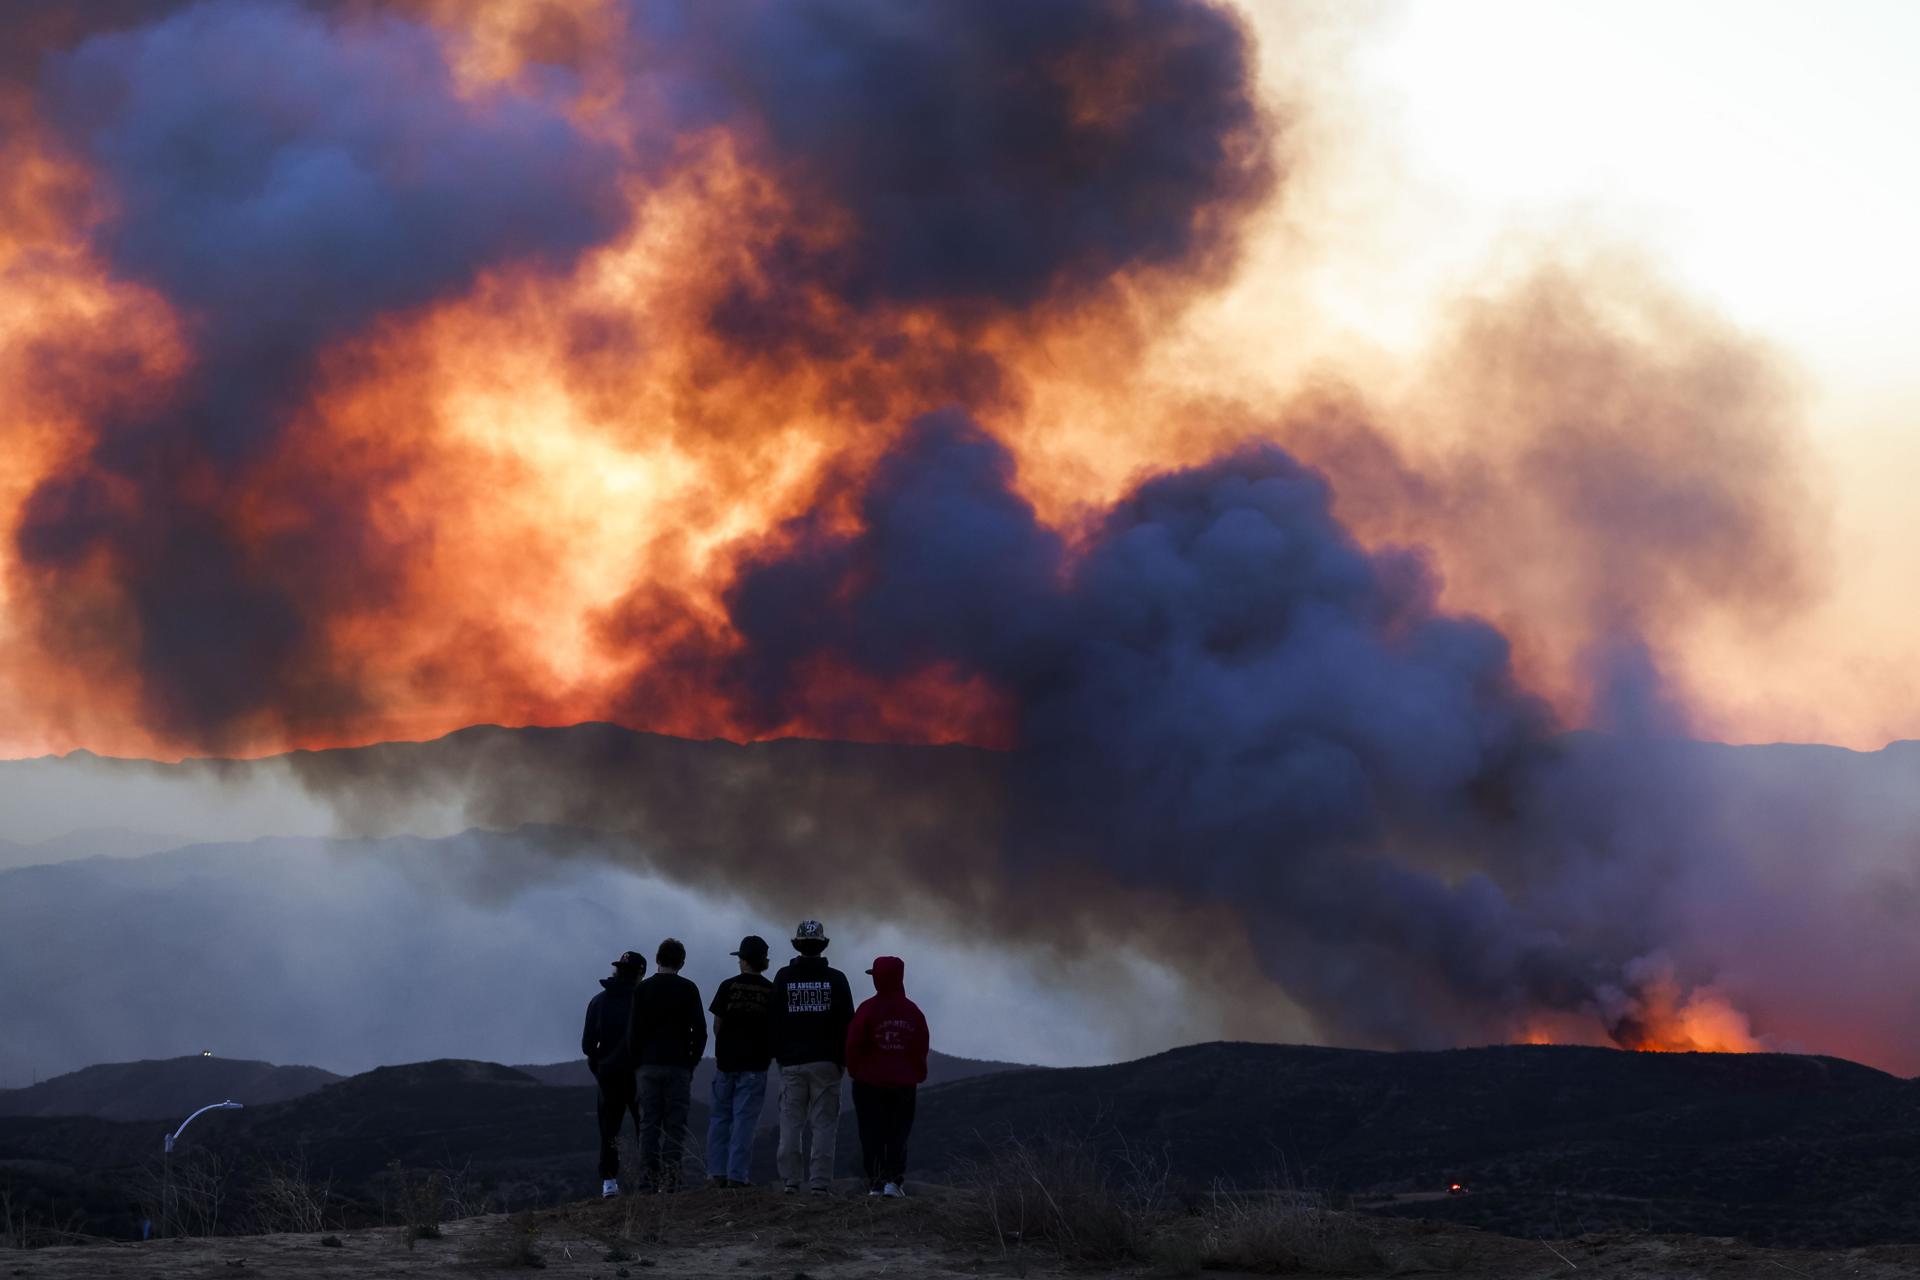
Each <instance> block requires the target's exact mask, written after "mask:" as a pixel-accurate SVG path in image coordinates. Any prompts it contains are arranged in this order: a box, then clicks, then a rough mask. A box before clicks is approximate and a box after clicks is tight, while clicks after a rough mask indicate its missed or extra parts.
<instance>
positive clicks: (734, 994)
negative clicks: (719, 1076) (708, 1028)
mask: <svg viewBox="0 0 1920 1280" xmlns="http://www.w3.org/2000/svg"><path fill="white" fill-rule="evenodd" d="M772 996H773V984H772V983H771V982H768V981H767V980H766V979H765V978H763V977H761V976H760V975H759V974H757V973H742V974H736V975H735V976H733V977H731V978H728V979H727V980H726V981H725V982H723V983H721V984H720V987H719V989H718V990H717V991H715V992H714V993H713V1003H712V1004H710V1005H708V1006H707V1010H708V1012H710V1013H711V1014H713V1068H714V1070H716V1071H765V1070H766V1069H767V1064H768V1063H770V1062H772V1061H773V1042H772V1041H771V1040H769V1039H768V1038H767V1015H768V1008H767V1002H768V1001H769V1000H770V999H771V998H772Z"/></svg>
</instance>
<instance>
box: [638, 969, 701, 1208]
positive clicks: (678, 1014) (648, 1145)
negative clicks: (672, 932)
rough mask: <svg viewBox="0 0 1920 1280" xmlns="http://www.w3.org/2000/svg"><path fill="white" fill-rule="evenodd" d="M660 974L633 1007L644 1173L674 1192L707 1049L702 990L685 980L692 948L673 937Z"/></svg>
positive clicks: (648, 982)
mask: <svg viewBox="0 0 1920 1280" xmlns="http://www.w3.org/2000/svg"><path fill="white" fill-rule="evenodd" d="M653 961H654V965H655V968H656V971H655V973H654V975H653V976H652V977H651V978H648V979H647V980H646V981H645V982H643V983H641V984H640V989H639V992H638V994H637V995H636V996H635V998H634V1002H633V1025H632V1027H631V1028H629V1034H630V1035H631V1036H632V1039H633V1058H634V1061H635V1062H636V1063H637V1064H639V1068H640V1082H639V1083H640V1174H641V1177H642V1178H644V1179H646V1180H647V1182H648V1183H650V1184H651V1185H652V1186H653V1188H654V1189H655V1190H657V1191H673V1190H676V1189H677V1188H678V1187H679V1186H680V1175H681V1168H682V1164H683V1161H684V1159H685V1149H686V1140H687V1102H688V1095H689V1094H690V1093H691V1092H692V1091H693V1069H694V1068H695V1067H696V1066H698V1065H699V1064H700V1055H701V1054H702V1053H705V1052H706V1049H707V1015H706V1011H705V1010H703V1009H702V1008H701V1007H700V988H698V987H696V986H694V985H693V983H691V982H689V981H687V980H686V979H685V978H683V977H681V976H680V966H681V965H683V964H685V963H686V962H687V949H686V948H685V947H684V946H682V945H680V943H679V942H677V941H675V940H674V939H672V938H668V939H667V940H666V941H665V942H662V943H661V944H660V947H659V950H657V951H655V952H654V955H653Z"/></svg>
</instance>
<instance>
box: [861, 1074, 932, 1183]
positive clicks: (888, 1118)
mask: <svg viewBox="0 0 1920 1280" xmlns="http://www.w3.org/2000/svg"><path fill="white" fill-rule="evenodd" d="M919 1092H920V1090H919V1089H918V1088H916V1087H915V1086H913V1085H905V1086H902V1087H896V1086H893V1085H884V1084H861V1083H860V1082H859V1081H858V1080H855V1081H854V1082H853V1113H854V1116H855V1118H856V1119H857V1120H858V1121H859V1124H860V1158H861V1161H862V1162H863V1163H864V1164H865V1166H866V1171H867V1183H868V1185H869V1186H870V1187H871V1188H873V1189H874V1190H878V1189H879V1188H880V1187H882V1186H883V1185H885V1184H886V1183H889V1182H905V1181H906V1180H907V1135H908V1134H910V1133H912V1132H913V1107H914V1101H915V1098H916V1096H917V1095H918V1094H919Z"/></svg>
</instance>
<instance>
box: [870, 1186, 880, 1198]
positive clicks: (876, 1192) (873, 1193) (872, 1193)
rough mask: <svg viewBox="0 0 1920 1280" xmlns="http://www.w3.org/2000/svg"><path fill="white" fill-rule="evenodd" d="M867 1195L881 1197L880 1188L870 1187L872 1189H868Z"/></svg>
mask: <svg viewBox="0 0 1920 1280" xmlns="http://www.w3.org/2000/svg"><path fill="white" fill-rule="evenodd" d="M867 1194H868V1195H870V1196H877V1195H879V1194H880V1188H878V1187H870V1188H868V1189H867Z"/></svg>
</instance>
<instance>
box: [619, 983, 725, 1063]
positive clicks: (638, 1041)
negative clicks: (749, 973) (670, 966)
mask: <svg viewBox="0 0 1920 1280" xmlns="http://www.w3.org/2000/svg"><path fill="white" fill-rule="evenodd" d="M628 1032H629V1034H630V1035H631V1036H632V1040H633V1048H632V1053H633V1061H634V1064H635V1065H636V1066H642V1067H687V1068H689V1069H691V1068H693V1067H697V1066H699V1065H700V1056H701V1055H702V1054H704V1053H705V1052H706V1051H707V1011H706V1007H705V1006H703V1005H702V1004H701V1003H700V988H698V987H696V986H694V985H693V983H692V982H690V981H688V980H687V979H686V978H683V977H681V976H680V975H679V974H677V973H668V972H665V971H662V972H660V973H656V974H654V975H653V976H652V977H651V978H648V979H647V980H646V981H645V982H643V983H641V984H640V996H639V999H637V1000H635V1001H634V1005H633V1025H632V1026H631V1027H630V1028H628Z"/></svg>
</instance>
